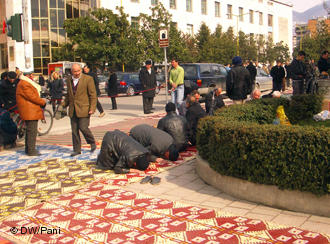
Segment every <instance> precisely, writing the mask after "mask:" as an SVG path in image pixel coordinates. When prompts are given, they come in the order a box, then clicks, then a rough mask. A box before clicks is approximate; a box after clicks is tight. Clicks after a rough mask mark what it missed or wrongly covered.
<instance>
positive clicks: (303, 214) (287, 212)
mask: <svg viewBox="0 0 330 244" xmlns="http://www.w3.org/2000/svg"><path fill="white" fill-rule="evenodd" d="M282 214H288V215H294V216H300V217H309V216H311V215H310V214H305V213H300V212H294V211H287V210H283V212H282Z"/></svg>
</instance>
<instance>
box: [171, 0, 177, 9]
mask: <svg viewBox="0 0 330 244" xmlns="http://www.w3.org/2000/svg"><path fill="white" fill-rule="evenodd" d="M170 8H172V9H176V0H170Z"/></svg>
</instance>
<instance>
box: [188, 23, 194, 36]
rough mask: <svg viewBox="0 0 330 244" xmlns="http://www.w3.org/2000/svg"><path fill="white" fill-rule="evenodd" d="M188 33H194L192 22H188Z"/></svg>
mask: <svg viewBox="0 0 330 244" xmlns="http://www.w3.org/2000/svg"><path fill="white" fill-rule="evenodd" d="M187 33H188V34H189V35H191V36H193V35H194V26H193V25H191V24H187Z"/></svg>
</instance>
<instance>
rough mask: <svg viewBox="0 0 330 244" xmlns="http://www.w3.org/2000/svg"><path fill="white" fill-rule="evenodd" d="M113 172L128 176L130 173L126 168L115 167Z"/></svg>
mask: <svg viewBox="0 0 330 244" xmlns="http://www.w3.org/2000/svg"><path fill="white" fill-rule="evenodd" d="M113 170H114V171H115V173H116V174H128V173H129V169H126V168H120V167H115V168H114V169H113Z"/></svg>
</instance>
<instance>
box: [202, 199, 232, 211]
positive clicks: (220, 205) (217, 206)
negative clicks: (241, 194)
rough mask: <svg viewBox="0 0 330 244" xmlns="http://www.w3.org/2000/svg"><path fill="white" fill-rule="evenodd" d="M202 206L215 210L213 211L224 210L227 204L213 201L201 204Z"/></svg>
mask: <svg viewBox="0 0 330 244" xmlns="http://www.w3.org/2000/svg"><path fill="white" fill-rule="evenodd" d="M200 206H202V207H207V208H213V209H223V208H225V207H226V204H223V203H221V202H212V201H208V200H206V201H204V202H201V203H200Z"/></svg>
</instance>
